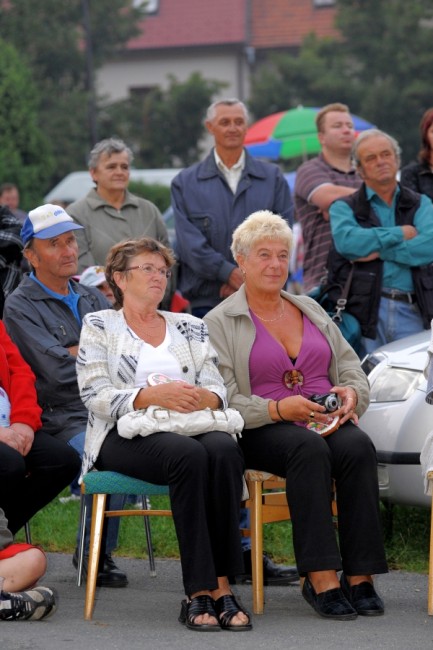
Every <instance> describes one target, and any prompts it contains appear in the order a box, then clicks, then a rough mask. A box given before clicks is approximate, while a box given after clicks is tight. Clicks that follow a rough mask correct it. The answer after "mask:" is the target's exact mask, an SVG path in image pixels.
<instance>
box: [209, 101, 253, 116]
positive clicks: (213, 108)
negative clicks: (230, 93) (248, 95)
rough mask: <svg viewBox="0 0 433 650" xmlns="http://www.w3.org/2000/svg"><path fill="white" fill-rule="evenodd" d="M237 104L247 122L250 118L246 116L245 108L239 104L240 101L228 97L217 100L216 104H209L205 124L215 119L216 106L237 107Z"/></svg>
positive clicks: (241, 103) (246, 110)
mask: <svg viewBox="0 0 433 650" xmlns="http://www.w3.org/2000/svg"><path fill="white" fill-rule="evenodd" d="M238 104H239V106H240V107H241V108H242V110H243V112H244V113H245V119H246V121H247V122H249V119H250V117H249V115H248V109H247V107H246V106H245V104H244V103H243V102H241V100H240V99H237V98H236V97H230V98H229V99H218V100H217V101H216V102H213V104H211V105H210V106H209V108H208V109H207V111H206V122H212V120H213V119H214V118H215V116H216V109H217V106H237V105H238Z"/></svg>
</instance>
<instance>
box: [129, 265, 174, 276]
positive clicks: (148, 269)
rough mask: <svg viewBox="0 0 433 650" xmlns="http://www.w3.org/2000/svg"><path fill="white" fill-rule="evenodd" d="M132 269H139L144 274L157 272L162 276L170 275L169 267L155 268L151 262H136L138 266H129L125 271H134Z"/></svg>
mask: <svg viewBox="0 0 433 650" xmlns="http://www.w3.org/2000/svg"><path fill="white" fill-rule="evenodd" d="M134 269H140V271H143V273H145V274H146V275H156V274H158V275H160V276H161V277H163V278H170V277H171V271H170V269H166V268H163V269H162V268H161V269H157V268H156V266H153V264H138V266H130V267H129V269H126V271H134Z"/></svg>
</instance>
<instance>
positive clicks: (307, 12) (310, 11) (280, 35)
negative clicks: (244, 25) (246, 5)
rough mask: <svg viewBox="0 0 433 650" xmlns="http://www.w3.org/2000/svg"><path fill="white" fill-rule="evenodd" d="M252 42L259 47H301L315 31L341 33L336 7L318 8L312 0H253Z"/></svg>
mask: <svg viewBox="0 0 433 650" xmlns="http://www.w3.org/2000/svg"><path fill="white" fill-rule="evenodd" d="M252 2H253V10H252V34H253V37H252V43H251V45H252V46H253V47H256V48H278V47H298V46H299V45H301V43H302V41H303V39H304V37H305V36H306V35H307V34H308V33H310V32H314V33H315V34H317V36H319V37H323V36H334V37H336V36H338V35H339V33H338V31H337V30H336V29H335V27H334V19H335V13H336V9H335V8H334V7H321V8H315V7H314V6H313V1H312V0H272V1H271V2H267V1H264V0H252Z"/></svg>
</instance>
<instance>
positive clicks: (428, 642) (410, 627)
mask: <svg viewBox="0 0 433 650" xmlns="http://www.w3.org/2000/svg"><path fill="white" fill-rule="evenodd" d="M118 564H119V566H120V567H121V568H122V569H124V570H125V571H126V572H127V573H128V577H129V581H130V584H129V586H128V587H127V588H126V589H99V590H98V592H97V601H96V607H95V613H94V618H93V621H91V622H86V621H84V618H83V606H84V587H81V588H78V587H77V586H76V583H75V578H76V575H75V570H74V569H73V567H72V563H71V556H70V555H61V554H51V555H50V556H49V570H48V574H47V576H46V578H45V579H44V583H45V584H47V585H50V586H53V587H55V588H56V589H57V590H58V592H59V595H60V604H59V610H58V611H57V612H56V614H55V615H54V616H53V617H52V618H51V619H49V620H48V621H45V622H40V623H38V622H34V623H26V622H23V623H7V622H2V624H1V630H0V648H1V650H63V649H69V648H70V649H71V650H135V649H137V650H138V649H140V650H148V649H149V650H150V649H152V650H153V649H158V650H160V649H161V650H163V649H165V648H167V649H170V650H174V648H176V650H184V649H185V650H186V649H188V650H203V648H206V649H209V650H213V649H219V648H221V649H222V650H228V649H231V648H236V650H244V649H245V650H246V649H248V650H258V649H260V648H266V649H267V650H269V649H271V648H272V649H273V650H279V649H280V648H281V649H284V650H292V649H295V648H296V649H297V650H298V649H299V648H303V649H306V650H319V649H320V650H331V649H332V650H358V649H359V650H370V649H380V650H382V649H385V650H387V649H390V650H400V649H401V650H421V648H422V649H423V650H424V649H426V648H431V647H432V646H433V617H429V616H427V577H426V576H425V575H419V574H411V573H401V572H398V571H394V572H392V573H390V574H388V575H386V576H382V577H380V578H379V580H378V582H377V585H378V589H379V591H380V593H381V595H382V596H383V598H384V600H385V603H386V607H387V611H386V614H385V616H382V617H379V618H371V619H369V618H363V617H358V619H357V620H356V621H350V622H346V623H342V622H330V621H326V620H323V619H321V618H319V617H318V616H317V615H316V614H315V613H314V611H313V610H312V609H311V608H310V607H309V606H308V605H307V603H306V602H305V601H304V600H303V598H302V597H301V595H300V593H299V587H298V586H295V585H293V586H290V587H271V588H267V589H266V608H265V614H264V615H263V616H255V617H253V623H254V630H253V631H252V632H243V633H238V634H236V636H234V634H233V633H229V632H223V631H221V632H216V633H206V634H205V633H198V632H190V631H188V630H186V629H185V628H184V627H183V626H181V625H180V623H178V622H177V616H178V614H179V611H180V601H181V599H182V588H181V578H180V565H179V562H177V561H171V560H159V561H158V562H157V572H158V575H157V577H156V578H150V576H149V573H148V564H147V561H146V562H143V561H140V560H127V559H123V558H120V559H119V561H118ZM236 593H237V595H238V596H239V597H240V599H241V600H242V602H243V604H244V606H245V607H247V608H248V609H250V608H251V587H250V586H247V585H242V586H239V587H236Z"/></svg>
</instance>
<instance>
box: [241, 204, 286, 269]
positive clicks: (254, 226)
mask: <svg viewBox="0 0 433 650" xmlns="http://www.w3.org/2000/svg"><path fill="white" fill-rule="evenodd" d="M264 239H273V240H275V239H276V240H278V241H281V242H283V243H284V244H286V245H287V248H288V249H289V253H290V252H291V250H292V246H293V232H292V229H291V228H290V226H289V224H288V223H287V221H286V220H285V219H283V217H281V216H280V215H279V214H274V213H273V212H271V211H270V210H259V211H258V212H253V213H252V214H250V216H249V217H247V218H246V219H245V221H243V222H242V223H241V224H240V226H238V227H237V228H236V230H235V231H234V233H233V237H232V245H231V251H232V253H233V257H234V258H235V259H237V257H238V255H248V254H249V252H250V251H251V249H252V248H253V247H254V246H255V245H256V244H257V242H259V241H263V240H264Z"/></svg>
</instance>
